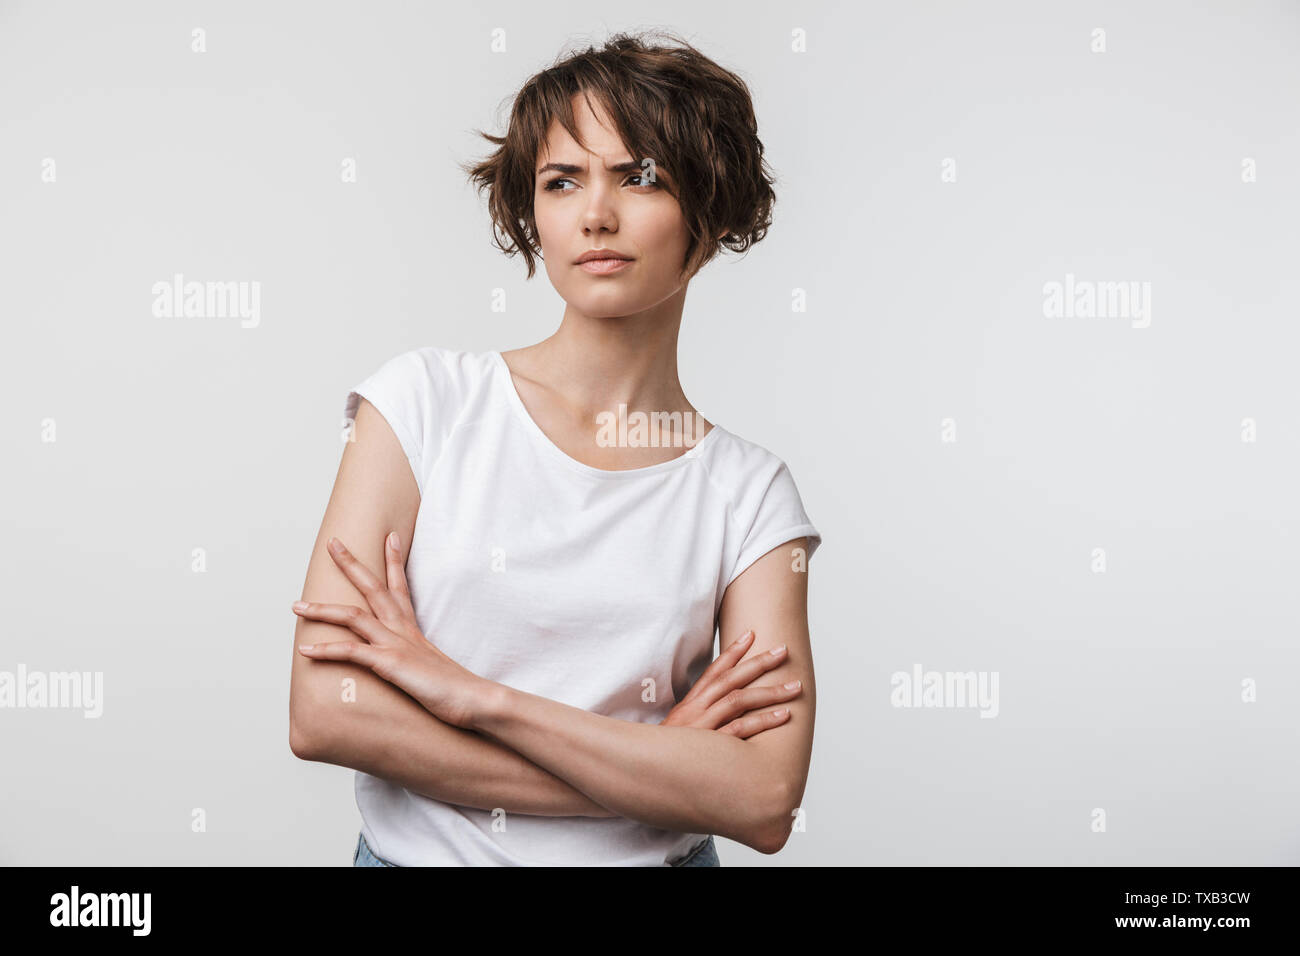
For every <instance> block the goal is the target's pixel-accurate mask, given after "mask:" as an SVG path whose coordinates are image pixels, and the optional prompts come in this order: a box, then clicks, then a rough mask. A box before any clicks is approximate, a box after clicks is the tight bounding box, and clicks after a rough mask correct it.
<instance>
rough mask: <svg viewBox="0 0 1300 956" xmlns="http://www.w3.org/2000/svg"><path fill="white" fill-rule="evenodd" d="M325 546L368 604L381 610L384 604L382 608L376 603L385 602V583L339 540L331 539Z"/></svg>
mask: <svg viewBox="0 0 1300 956" xmlns="http://www.w3.org/2000/svg"><path fill="white" fill-rule="evenodd" d="M325 546H326V547H327V548H328V549H329V552H330V556H331V557H332V558H333V559H334V563H335V564H337V565H338V566H339V567H340V568H341V569H342V571H343V573H344V574H345V575H347V579H348V580H349V581H351V582H352V583H353V584H355V585H356V587H357V590H358V591H360V592H361V594H362V596H363V597H365V599H366V603H367V604H369V605H370V606H371V608H373V609H374V610H376V611H378V610H381V607H382V603H381V607H376V606H375V602H376V601H379V602H383V601H384V600H385V598H384V594H385V592H387V590H388V588H387V587H385V586H384V582H383V581H381V580H379V578H377V577H375V575H374V572H372V571H371V570H370V569H369V568H368V567H366V566H365V565H364V564H362V563H361V562H360V561H359V560H357V557H356V555H354V554H353V553H352V552H351V551H349V550H348V549H347V547H346V546H345V545H344V544H343V542H342V541H340V540H339V539H338V538H330V539H329V541H328V542H326V545H325Z"/></svg>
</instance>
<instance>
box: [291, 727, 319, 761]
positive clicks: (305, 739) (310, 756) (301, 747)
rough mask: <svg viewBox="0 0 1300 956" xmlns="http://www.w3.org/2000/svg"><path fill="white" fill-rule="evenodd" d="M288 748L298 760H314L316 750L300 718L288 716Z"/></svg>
mask: <svg viewBox="0 0 1300 956" xmlns="http://www.w3.org/2000/svg"><path fill="white" fill-rule="evenodd" d="M289 749H290V750H291V751H293V755H294V756H295V757H297V758H298V759H299V760H315V759H316V750H315V747H314V743H313V738H312V736H311V735H310V734H308V733H307V730H306V728H304V727H303V725H302V722H301V721H300V720H295V719H294V718H292V717H291V718H289Z"/></svg>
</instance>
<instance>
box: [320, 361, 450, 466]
mask: <svg viewBox="0 0 1300 956" xmlns="http://www.w3.org/2000/svg"><path fill="white" fill-rule="evenodd" d="M438 361H439V360H438V358H437V357H436V356H434V355H431V354H430V353H429V351H428V350H426V349H414V350H412V351H409V352H403V353H402V354H401V355H397V356H394V357H393V358H390V359H389V360H388V361H386V362H385V363H384V364H383V365H381V366H380V367H379V368H378V369H377V370H376V371H375V372H374V373H372V374H371V375H370V376H369V377H367V378H366V379H364V380H362V381H361V382H359V383H358V384H356V385H354V386H353V387H352V388H351V389H350V390H349V391H348V394H347V398H346V400H345V401H344V405H343V417H344V419H345V420H346V421H348V422H354V421H355V420H356V417H357V408H358V406H359V405H360V404H361V399H362V398H364V399H366V401H368V402H370V404H371V405H373V406H375V410H376V411H378V412H379V414H381V415H383V416H384V420H385V421H387V422H388V425H389V427H390V428H392V429H393V434H394V435H396V436H397V440H398V442H399V443H401V446H402V451H403V452H404V453H405V455H406V460H407V461H408V462H410V464H411V471H412V472H413V473H414V474H415V483H416V485H417V486H419V487H420V488H421V489H423V488H424V479H425V476H426V475H427V474H428V467H429V466H430V465H431V464H432V459H431V457H430V456H431V455H433V454H436V452H437V449H436V448H433V447H430V446H431V445H433V444H434V443H433V442H431V441H430V433H431V425H432V421H431V418H432V416H433V415H434V414H436V412H437V410H438V409H437V408H436V407H435V401H434V393H435V385H434V381H433V375H432V373H433V372H435V371H436V369H435V368H433V367H431V365H430V363H431V362H433V363H436V362H438Z"/></svg>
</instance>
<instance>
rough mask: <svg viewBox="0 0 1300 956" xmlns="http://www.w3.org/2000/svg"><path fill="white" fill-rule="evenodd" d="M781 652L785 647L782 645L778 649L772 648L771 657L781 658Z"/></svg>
mask: <svg viewBox="0 0 1300 956" xmlns="http://www.w3.org/2000/svg"><path fill="white" fill-rule="evenodd" d="M783 650H785V645H784V644H782V645H781V646H780V647H774V648H772V656H773V657H780V656H781V652H782V651H783Z"/></svg>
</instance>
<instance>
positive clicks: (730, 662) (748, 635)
mask: <svg viewBox="0 0 1300 956" xmlns="http://www.w3.org/2000/svg"><path fill="white" fill-rule="evenodd" d="M753 640H754V632H753V631H746V632H745V633H744V634H742V635H740V637H738V638H736V639H735V640H734V641H732V642H731V644H730V646H728V647H727V649H726V650H725V651H723V652H722V653H721V654H719V655H718V656H717V657H716V658H714V660H713V663H711V664H709V666H708V667H706V668H705V669H704V673H703V674H701V675H700V677H699V680H697V681H696V682H695V683H694V684H693V685H691V689H690V691H688V692H687V694H686V696H685V697H683V698H682V701H683V702H685V701H687V700H690V699H692V695H694V696H699V695H700V694H702V693H703V692H704V691H706V690H708V688H709V685H710V684H712V683H713V682H714V681H716V680H717V679H718V678H719V677H721V676H722V674H723V673H724V672H726V671H728V670H730V669H731V668H732V667H734V666H735V665H736V662H737V661H738V660H740V659H741V658H742V657H744V656H745V651H747V650H748V649H749V645H750V644H751V643H752V642H753Z"/></svg>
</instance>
